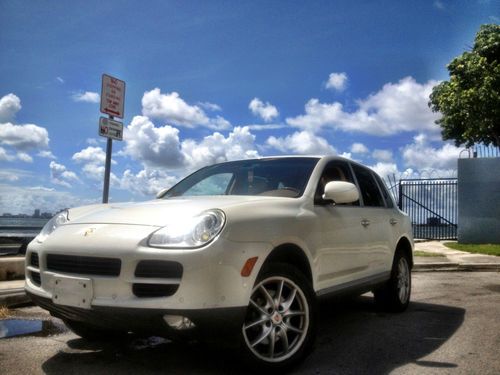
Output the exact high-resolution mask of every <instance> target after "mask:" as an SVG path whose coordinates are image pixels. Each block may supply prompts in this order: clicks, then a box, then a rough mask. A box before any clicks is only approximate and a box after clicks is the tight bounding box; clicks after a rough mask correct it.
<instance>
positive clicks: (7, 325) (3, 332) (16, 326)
mask: <svg viewBox="0 0 500 375" xmlns="http://www.w3.org/2000/svg"><path fill="white" fill-rule="evenodd" d="M64 330H65V329H64V328H63V327H60V326H58V325H56V324H54V323H53V322H52V321H50V320H28V319H5V320H0V339H2V338H9V337H15V336H24V335H34V336H44V337H45V336H49V335H52V334H57V333H61V332H63V331H64Z"/></svg>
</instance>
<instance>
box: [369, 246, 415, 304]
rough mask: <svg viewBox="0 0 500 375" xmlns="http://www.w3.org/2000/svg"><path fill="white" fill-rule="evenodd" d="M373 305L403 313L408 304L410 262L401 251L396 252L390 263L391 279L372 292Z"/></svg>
mask: <svg viewBox="0 0 500 375" xmlns="http://www.w3.org/2000/svg"><path fill="white" fill-rule="evenodd" d="M373 294H374V296H375V303H376V304H377V305H378V306H379V307H380V308H381V309H383V310H386V311H390V312H403V311H404V310H406V308H407V307H408V305H409V304H410V295H411V268H410V260H409V258H408V256H407V255H405V254H404V252H402V251H396V254H395V255H394V261H393V263H392V271H391V278H390V279H389V281H388V282H387V283H386V284H385V285H384V286H382V287H381V288H379V289H376V290H375V291H374V292H373Z"/></svg>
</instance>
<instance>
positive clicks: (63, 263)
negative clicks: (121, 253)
mask: <svg viewBox="0 0 500 375" xmlns="http://www.w3.org/2000/svg"><path fill="white" fill-rule="evenodd" d="M121 264H122V262H121V260H120V259H115V258H99V257H83V256H75V255H59V254H48V255H47V269H48V270H49V271H58V272H64V273H74V274H82V275H98V276H119V275H120V268H121Z"/></svg>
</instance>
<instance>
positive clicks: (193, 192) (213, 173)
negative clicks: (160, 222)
mask: <svg viewBox="0 0 500 375" xmlns="http://www.w3.org/2000/svg"><path fill="white" fill-rule="evenodd" d="M318 160H319V159H318V158H276V159H260V160H241V161H234V162H228V163H221V164H215V165H212V166H209V167H205V168H202V169H200V170H199V171H197V172H195V173H193V174H192V175H190V176H188V177H186V178H185V179H184V180H182V181H180V182H179V183H178V184H177V185H175V186H174V187H172V188H171V189H170V190H169V191H167V192H166V193H165V195H163V196H162V198H163V199H165V198H171V197H178V196H199V195H267V196H281V197H290V198H296V197H299V196H301V195H302V194H303V193H304V189H305V187H306V185H307V181H308V180H309V177H310V176H311V173H312V170H313V169H314V167H315V165H316V163H317V162H318Z"/></svg>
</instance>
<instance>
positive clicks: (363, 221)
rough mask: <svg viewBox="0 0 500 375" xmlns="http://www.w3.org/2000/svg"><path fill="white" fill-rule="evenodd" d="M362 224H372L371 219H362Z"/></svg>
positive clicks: (365, 225)
mask: <svg viewBox="0 0 500 375" xmlns="http://www.w3.org/2000/svg"><path fill="white" fill-rule="evenodd" d="M361 225H362V226H364V227H365V228H366V227H367V226H368V225H370V220H368V219H363V220H361Z"/></svg>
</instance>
